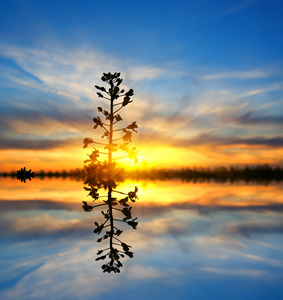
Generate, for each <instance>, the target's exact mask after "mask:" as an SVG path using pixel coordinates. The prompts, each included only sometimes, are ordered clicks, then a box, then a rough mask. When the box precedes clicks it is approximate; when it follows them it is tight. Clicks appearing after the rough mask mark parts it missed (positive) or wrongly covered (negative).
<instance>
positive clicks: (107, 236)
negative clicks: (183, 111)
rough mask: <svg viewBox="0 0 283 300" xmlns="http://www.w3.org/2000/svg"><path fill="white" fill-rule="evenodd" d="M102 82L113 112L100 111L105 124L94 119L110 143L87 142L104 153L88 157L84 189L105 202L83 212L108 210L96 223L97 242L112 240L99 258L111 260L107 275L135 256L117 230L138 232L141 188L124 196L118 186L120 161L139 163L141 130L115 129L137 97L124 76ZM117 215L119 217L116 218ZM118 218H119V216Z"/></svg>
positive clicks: (105, 75) (100, 94)
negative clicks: (135, 213)
mask: <svg viewBox="0 0 283 300" xmlns="http://www.w3.org/2000/svg"><path fill="white" fill-rule="evenodd" d="M101 80H102V81H103V82H105V83H106V84H108V85H109V88H107V89H106V88H105V87H100V86H97V85H96V86H95V87H96V88H97V89H98V90H99V92H97V95H98V97H99V98H103V99H105V100H107V101H109V103H110V111H107V110H104V109H103V108H102V107H98V112H99V113H101V114H102V115H103V120H102V119H101V118H100V117H99V116H97V117H95V118H94V119H93V122H94V123H95V125H94V129H97V128H100V129H102V130H103V135H102V137H101V138H102V139H104V141H105V140H106V141H107V140H108V141H107V143H101V142H97V141H94V140H93V139H92V138H85V139H84V141H83V143H84V148H87V147H88V146H89V144H95V146H99V147H100V148H102V147H103V148H104V149H103V148H102V150H99V149H96V148H95V146H94V147H93V149H94V150H93V151H92V153H91V154H88V156H89V159H87V160H85V161H84V163H85V169H86V172H87V178H86V180H85V185H87V187H84V189H85V190H86V191H88V192H89V194H88V195H89V196H91V197H92V199H93V200H92V202H94V201H100V200H101V201H102V203H99V204H97V205H89V204H88V203H87V202H86V201H83V209H84V210H85V211H87V212H90V211H92V210H93V209H94V208H95V207H99V206H105V207H106V208H105V209H106V210H105V211H101V213H102V215H103V217H104V219H105V220H104V222H102V223H101V224H99V223H98V222H94V224H95V229H94V233H95V234H98V235H99V234H101V233H102V232H104V235H103V236H101V237H99V238H98V239H97V242H99V243H100V242H102V241H104V240H109V247H107V248H104V249H102V250H99V251H98V252H97V255H98V257H97V258H96V260H104V259H105V258H107V257H108V258H109V259H110V261H109V262H108V263H106V264H104V265H102V269H103V272H109V273H110V272H112V271H113V272H115V273H116V272H118V273H119V272H120V267H122V263H121V262H120V258H121V257H122V258H123V257H124V256H125V255H127V256H129V257H130V258H132V257H133V252H132V251H130V248H131V246H130V245H127V244H126V243H124V242H122V241H121V240H120V235H121V234H122V232H123V231H122V230H120V229H118V228H117V227H116V224H117V222H122V223H126V224H127V225H129V226H131V227H132V228H133V229H136V227H137V225H138V222H137V221H136V219H137V218H134V219H133V218H132V207H130V205H129V203H131V202H135V200H136V199H137V198H138V197H137V191H138V188H137V187H135V188H134V190H133V191H130V192H128V193H124V192H121V191H118V190H116V187H117V182H118V181H119V179H120V178H121V169H119V168H118V166H117V164H116V160H117V159H120V158H124V157H129V158H130V159H133V160H134V161H135V162H137V161H138V159H137V156H136V155H137V150H136V148H135V147H132V148H130V147H129V144H130V143H131V142H132V134H133V132H137V131H136V129H137V128H138V126H137V124H136V122H133V123H131V124H130V125H128V126H126V127H122V128H117V129H115V125H116V124H117V123H119V122H121V121H122V117H121V115H120V114H118V112H119V111H120V110H121V109H122V108H124V107H125V106H127V105H128V104H129V103H131V102H132V100H131V96H133V95H134V91H133V90H132V89H130V90H129V91H127V92H125V91H124V89H120V84H121V83H122V79H121V78H120V73H114V74H111V73H103V76H102V77H101ZM118 151H123V152H124V153H125V155H123V156H117V157H114V155H113V152H115V153H116V152H118ZM100 155H105V156H106V158H107V159H105V160H104V161H103V162H102V161H100V160H99V158H100ZM101 188H103V189H104V190H105V191H107V194H106V195H103V196H100V195H99V193H98V190H99V189H101ZM114 194H115V195H117V194H119V195H123V198H122V199H118V198H116V197H115V196H113V195H114ZM114 213H115V215H114ZM116 215H118V216H116Z"/></svg>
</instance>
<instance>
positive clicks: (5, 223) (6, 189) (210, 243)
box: [0, 179, 283, 299]
mask: <svg viewBox="0 0 283 300" xmlns="http://www.w3.org/2000/svg"><path fill="white" fill-rule="evenodd" d="M128 185H130V186H132V183H131V182H124V183H123V184H121V187H120V189H124V188H125V189H127V187H128ZM139 186H141V187H143V188H141V196H140V198H141V199H142V200H141V201H138V202H137V203H136V205H135V211H136V214H137V216H138V217H139V219H140V228H139V230H138V231H135V232H133V231H131V230H128V228H127V227H125V228H124V230H125V231H127V232H126V234H125V237H126V238H127V242H128V243H130V244H131V245H132V246H133V249H134V251H135V259H133V260H126V261H125V262H124V264H123V265H124V268H123V271H122V273H121V274H119V275H117V274H116V275H114V274H101V270H100V266H99V264H98V263H97V262H95V261H94V260H95V257H96V252H97V247H98V246H99V245H97V243H96V242H95V238H96V237H95V236H94V235H93V233H92V229H93V228H92V227H93V221H94V218H100V217H102V216H100V211H99V210H98V211H97V214H96V215H91V216H90V215H88V214H85V213H84V211H83V210H82V209H81V200H82V199H84V197H85V193H84V191H83V189H82V184H81V182H70V181H68V180H43V181H39V180H34V181H33V182H29V183H28V184H27V185H25V186H23V185H20V183H19V182H16V181H13V180H11V179H3V180H2V187H1V199H0V211H1V227H0V231H1V250H0V251H1V252H0V254H1V260H0V261H1V270H2V272H1V275H0V276H1V278H0V282H1V285H0V296H1V298H2V299H51V298H53V299H67V298H68V299H102V298H105V297H107V298H108V299H122V298H124V299H130V298H135V299H145V298H146V299H184V297H191V299H212V298H210V297H211V295H212V296H213V298H215V299H221V298H222V299H228V298H229V299H236V298H235V295H237V297H241V296H245V298H247V299H266V297H267V295H268V299H279V298H280V295H282V293H283V289H282V284H281V282H282V279H283V276H282V275H283V272H282V267H283V242H282V230H283V222H282V213H283V209H282V208H283V199H282V185H270V186H256V185H240V184H237V185H229V184H213V183H209V184H208V183H202V184H193V183H181V182H178V181H170V182H168V181H155V182H139ZM114 279H115V280H114ZM274 295H276V298H274V297H275V296H274ZM233 297H234V298H233ZM278 297H279V298H278Z"/></svg>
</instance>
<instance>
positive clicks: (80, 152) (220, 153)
mask: <svg viewBox="0 0 283 300" xmlns="http://www.w3.org/2000/svg"><path fill="white" fill-rule="evenodd" d="M80 146H81V145H78V146H72V147H68V148H67V147H65V148H58V149H52V150H23V149H21V150H16V149H11V150H1V151H0V163H1V172H10V171H15V170H18V169H20V168H21V167H24V166H25V167H26V168H27V169H32V170H33V171H35V172H39V171H40V170H45V171H49V170H52V171H62V170H73V169H76V168H82V167H83V162H84V160H86V159H88V156H87V154H90V153H91V151H92V150H93V148H92V147H89V148H87V149H82V147H81V148H80ZM137 149H138V151H139V152H138V155H137V156H138V163H137V164H135V162H134V160H132V159H129V158H128V157H125V158H123V159H119V160H117V163H118V164H119V165H120V166H121V167H124V168H136V167H137V168H139V169H143V168H149V169H150V168H168V169H178V168H182V167H216V166H227V165H248V164H265V163H266V164H280V163H281V164H282V161H280V158H281V157H283V149H282V148H275V149H269V148H262V147H259V146H253V147H252V148H249V147H247V146H245V147H243V145H242V148H241V149H240V148H238V147H233V148H232V147H231V148H229V147H228V146H224V145H223V146H221V147H220V146H219V147H218V148H217V149H216V150H215V151H214V149H212V148H211V147H207V146H201V147H196V146H195V147H192V148H181V147H172V146H168V145H156V144H154V145H151V144H150V143H147V144H145V145H137ZM125 154H126V153H124V152H122V151H121V152H119V153H118V152H117V153H113V157H120V156H124V155H125ZM100 158H101V160H102V161H103V160H104V159H107V156H106V155H102V154H101V155H100Z"/></svg>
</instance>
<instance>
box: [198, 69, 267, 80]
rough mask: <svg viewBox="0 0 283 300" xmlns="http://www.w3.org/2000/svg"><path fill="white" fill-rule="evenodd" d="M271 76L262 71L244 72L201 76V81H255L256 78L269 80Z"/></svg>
mask: <svg viewBox="0 0 283 300" xmlns="http://www.w3.org/2000/svg"><path fill="white" fill-rule="evenodd" d="M267 77H269V74H268V73H266V72H263V71H260V70H252V71H243V72H222V73H215V74H210V75H203V76H200V77H199V78H200V79H206V80H213V79H254V78H267Z"/></svg>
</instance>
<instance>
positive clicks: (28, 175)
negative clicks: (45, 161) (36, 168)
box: [17, 167, 34, 183]
mask: <svg viewBox="0 0 283 300" xmlns="http://www.w3.org/2000/svg"><path fill="white" fill-rule="evenodd" d="M32 178H34V172H32V171H31V169H30V170H29V171H27V170H26V167H24V168H21V169H20V170H18V171H17V179H18V180H21V182H24V183H25V182H26V180H27V179H29V180H30V181H31V179H32Z"/></svg>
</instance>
